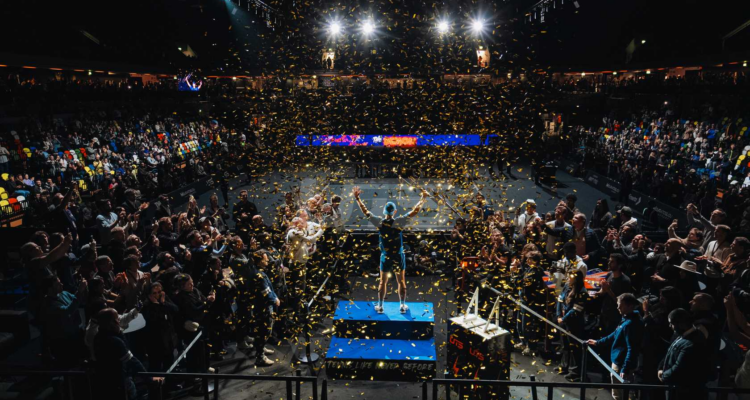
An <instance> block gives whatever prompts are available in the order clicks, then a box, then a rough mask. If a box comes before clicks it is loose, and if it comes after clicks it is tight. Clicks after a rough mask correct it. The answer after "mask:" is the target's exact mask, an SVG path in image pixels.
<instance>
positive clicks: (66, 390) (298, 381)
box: [0, 370, 328, 400]
mask: <svg viewBox="0 0 750 400" xmlns="http://www.w3.org/2000/svg"><path fill="white" fill-rule="evenodd" d="M137 376H138V377H141V378H149V379H150V378H166V379H174V380H189V379H200V380H202V381H204V382H206V381H212V382H213V384H214V390H213V393H209V392H208V391H204V392H203V398H204V399H205V400H210V399H211V397H213V399H214V400H218V399H219V398H220V393H221V385H220V384H219V383H220V381H265V382H284V386H285V391H286V398H285V399H284V400H292V399H294V400H300V399H301V398H302V385H303V384H306V383H308V384H310V385H311V391H310V394H309V395H306V396H305V397H304V398H305V399H312V400H318V399H322V400H327V398H328V397H327V391H328V382H327V381H326V380H325V379H324V380H322V381H321V382H320V388H321V390H320V393H318V386H319V385H318V378H317V377H312V376H299V375H291V376H281V375H240V374H219V373H194V374H190V373H175V372H141V373H138V374H137ZM0 377H34V378H45V377H46V378H50V379H55V378H62V380H61V382H59V385H57V386H58V389H59V394H60V396H59V397H53V396H50V397H46V398H51V399H56V398H57V399H60V400H85V397H81V395H80V391H76V390H74V385H76V383H74V380H76V379H83V380H84V381H85V383H86V384H85V388H84V389H85V391H86V392H87V393H88V399H91V400H93V399H95V398H97V397H96V396H95V395H94V391H93V390H92V387H93V384H92V383H93V381H94V380H95V379H96V373H95V372H93V371H46V370H43V371H0ZM292 385H294V386H292ZM162 387H163V385H162V384H161V383H158V382H155V383H152V384H151V387H150V388H149V400H164V399H166V398H165V397H164V396H163V393H162ZM112 395H113V396H116V395H117V394H116V393H114V392H113V393H112ZM211 395H213V396H211ZM178 397H182V395H181V394H178V395H177V396H173V397H171V398H178ZM113 398H116V397H113Z"/></svg>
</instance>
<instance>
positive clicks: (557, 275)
mask: <svg viewBox="0 0 750 400" xmlns="http://www.w3.org/2000/svg"><path fill="white" fill-rule="evenodd" d="M576 250H577V248H576V244H575V243H573V242H568V243H565V246H563V254H565V256H564V257H563V258H562V260H560V261H558V262H557V263H556V264H555V266H556V267H557V269H556V270H555V272H554V273H553V274H552V277H553V278H554V280H555V294H556V295H557V296H560V294H561V293H562V290H563V286H565V284H566V283H567V281H568V277H569V276H570V275H571V274H572V273H573V271H581V273H583V278H584V279H585V278H586V274H587V273H588V267H587V266H586V263H585V262H583V259H582V258H581V257H580V256H578V255H577V254H576Z"/></svg>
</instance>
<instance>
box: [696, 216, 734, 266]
mask: <svg viewBox="0 0 750 400" xmlns="http://www.w3.org/2000/svg"><path fill="white" fill-rule="evenodd" d="M731 235H732V228H730V227H729V226H727V225H716V229H715V230H714V238H716V239H715V240H712V241H711V242H709V243H708V246H706V252H705V253H703V256H704V258H705V259H706V260H708V261H709V262H712V263H714V264H717V265H723V264H724V262H725V261H726V260H727V258H729V256H730V255H732V249H731V246H730V245H731V244H732V243H731V242H730V241H729V240H728V239H729V237H730V236H731Z"/></svg>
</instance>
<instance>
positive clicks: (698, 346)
mask: <svg viewBox="0 0 750 400" xmlns="http://www.w3.org/2000/svg"><path fill="white" fill-rule="evenodd" d="M669 325H670V326H671V327H672V329H673V330H674V333H675V335H677V338H676V339H675V340H674V341H673V342H672V344H671V345H670V346H669V350H667V355H666V357H664V361H663V363H662V366H661V368H660V369H659V372H658V377H659V380H660V381H662V382H664V383H665V384H668V385H679V387H678V389H677V391H676V392H675V393H674V399H680V400H683V399H687V400H703V399H707V398H708V395H707V393H706V392H704V391H702V390H701V389H703V388H704V387H705V385H706V382H707V378H708V371H707V365H706V364H707V363H706V351H705V347H706V338H705V336H703V334H702V333H701V332H700V330H698V328H696V327H695V326H693V323H692V318H691V317H690V313H688V312H687V311H686V310H683V309H682V308H678V309H676V310H673V311H672V312H671V313H669ZM667 400H673V399H672V398H670V397H669V394H667Z"/></svg>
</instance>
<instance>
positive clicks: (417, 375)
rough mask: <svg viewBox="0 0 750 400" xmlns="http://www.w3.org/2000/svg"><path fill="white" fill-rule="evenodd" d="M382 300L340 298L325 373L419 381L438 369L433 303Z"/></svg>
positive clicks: (430, 376) (333, 376) (359, 378)
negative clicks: (403, 308) (380, 311)
mask: <svg viewBox="0 0 750 400" xmlns="http://www.w3.org/2000/svg"><path fill="white" fill-rule="evenodd" d="M406 304H407V305H408V306H409V311H408V312H406V313H404V314H401V312H400V310H399V305H400V304H399V303H397V302H387V303H384V304H383V308H384V312H383V314H378V313H377V312H376V311H375V307H374V306H375V303H373V302H366V301H340V302H339V303H338V306H337V307H336V313H335V314H334V316H333V326H334V331H335V334H334V336H333V337H332V338H331V343H330V345H329V348H328V353H327V354H326V361H325V370H326V375H327V376H328V377H329V378H332V379H348V380H368V381H369V380H382V381H411V382H414V381H420V380H427V379H432V378H434V377H435V372H436V370H437V352H436V350H435V338H434V336H433V331H434V327H435V314H434V309H433V305H432V303H406Z"/></svg>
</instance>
